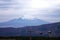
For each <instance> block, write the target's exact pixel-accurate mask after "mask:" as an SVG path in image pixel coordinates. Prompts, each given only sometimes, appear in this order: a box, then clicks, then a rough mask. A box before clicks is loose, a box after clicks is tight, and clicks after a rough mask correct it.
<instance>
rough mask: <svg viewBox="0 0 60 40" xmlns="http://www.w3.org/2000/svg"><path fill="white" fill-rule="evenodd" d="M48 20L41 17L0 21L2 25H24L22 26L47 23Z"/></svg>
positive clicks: (0, 25)
mask: <svg viewBox="0 0 60 40" xmlns="http://www.w3.org/2000/svg"><path fill="white" fill-rule="evenodd" d="M47 23H48V22H46V21H43V20H40V19H33V20H28V19H22V18H19V19H13V20H10V21H8V22H3V23H0V27H22V26H35V25H41V24H47Z"/></svg>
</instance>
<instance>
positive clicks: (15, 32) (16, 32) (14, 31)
mask: <svg viewBox="0 0 60 40" xmlns="http://www.w3.org/2000/svg"><path fill="white" fill-rule="evenodd" d="M48 31H51V34H50V35H51V36H52V37H60V22H58V23H51V24H44V25H40V26H27V27H22V28H11V27H9V28H0V36H5V37H6V36H30V32H31V35H32V36H48V34H49V33H48ZM41 32H42V34H40V33H41Z"/></svg>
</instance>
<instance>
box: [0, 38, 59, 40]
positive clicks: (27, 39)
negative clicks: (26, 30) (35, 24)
mask: <svg viewBox="0 0 60 40" xmlns="http://www.w3.org/2000/svg"><path fill="white" fill-rule="evenodd" d="M1 39H7V40H9V39H11V40H13V39H15V40H60V37H0V40H1Z"/></svg>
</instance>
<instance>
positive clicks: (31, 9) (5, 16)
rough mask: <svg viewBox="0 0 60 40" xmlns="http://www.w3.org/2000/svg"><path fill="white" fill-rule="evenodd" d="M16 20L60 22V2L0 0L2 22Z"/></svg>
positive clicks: (53, 0)
mask: <svg viewBox="0 0 60 40" xmlns="http://www.w3.org/2000/svg"><path fill="white" fill-rule="evenodd" d="M15 18H22V19H29V20H32V19H41V20H44V21H48V22H60V0H0V22H5V21H9V20H12V19H15Z"/></svg>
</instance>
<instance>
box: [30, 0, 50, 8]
mask: <svg viewBox="0 0 60 40" xmlns="http://www.w3.org/2000/svg"><path fill="white" fill-rule="evenodd" d="M48 6H49V5H48V2H47V1H44V0H32V3H31V7H32V8H47V7H48Z"/></svg>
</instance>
